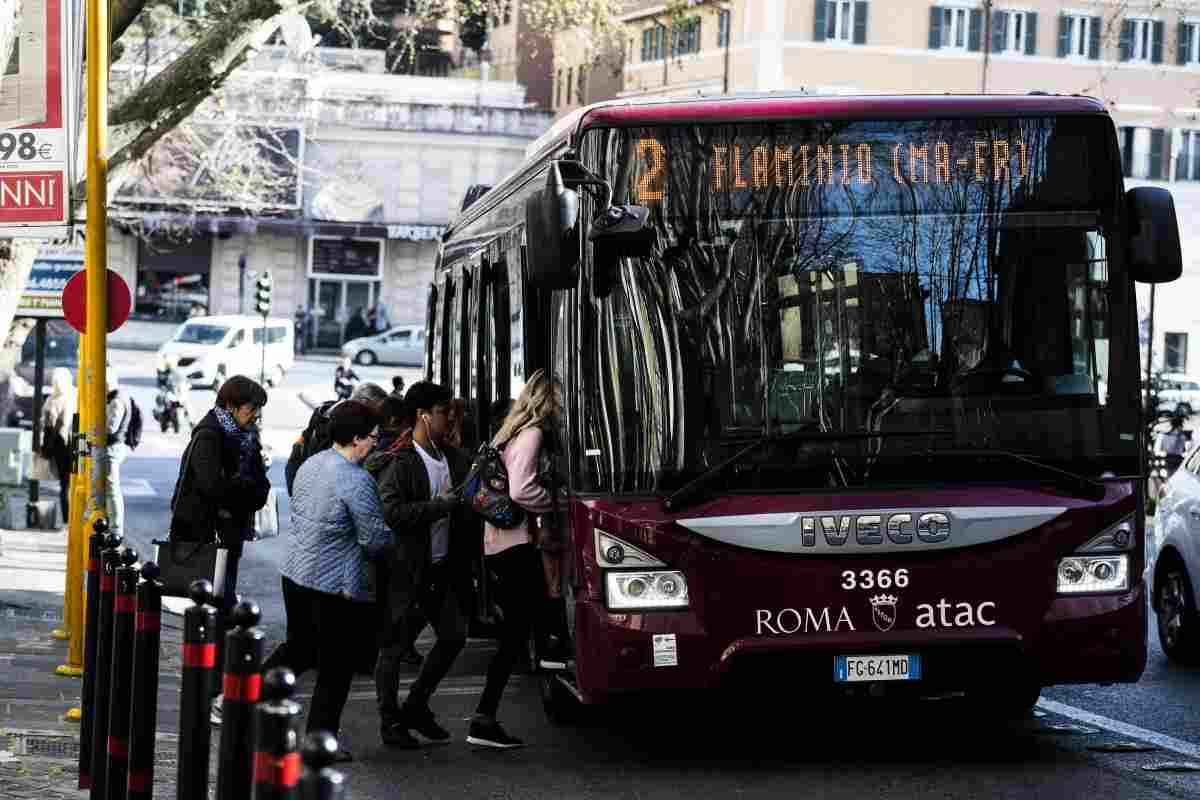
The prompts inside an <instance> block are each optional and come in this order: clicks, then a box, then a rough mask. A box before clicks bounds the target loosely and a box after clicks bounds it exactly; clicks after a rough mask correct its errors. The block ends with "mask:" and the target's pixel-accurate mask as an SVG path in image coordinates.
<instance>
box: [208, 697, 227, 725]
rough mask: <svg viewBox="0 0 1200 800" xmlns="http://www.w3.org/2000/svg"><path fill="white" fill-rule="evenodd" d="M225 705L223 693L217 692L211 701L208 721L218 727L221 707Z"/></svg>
mask: <svg viewBox="0 0 1200 800" xmlns="http://www.w3.org/2000/svg"><path fill="white" fill-rule="evenodd" d="M224 705H225V695H223V694H219V695H217V696H216V698H214V699H213V701H212V708H211V709H209V712H208V721H209V722H211V723H212V724H213V725H216V726H217V727H220V725H221V718H222V713H223V712H222V707H223V706H224Z"/></svg>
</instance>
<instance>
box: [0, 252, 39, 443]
mask: <svg viewBox="0 0 1200 800" xmlns="http://www.w3.org/2000/svg"><path fill="white" fill-rule="evenodd" d="M38 244H39V242H38V241H37V240H34V239H0V331H6V332H8V333H9V335H8V336H7V337H6V341H5V344H4V347H3V348H2V349H0V373H6V372H8V371H9V370H11V369H12V368H13V367H14V366H16V363H17V357H18V356H19V355H20V353H21V347H22V345H24V344H25V337H26V336H27V335H28V334H29V327H28V326H24V325H18V326H14V325H13V317H14V316H15V315H16V311H17V301H18V300H19V299H20V297H21V292H22V291H23V290H24V289H25V284H26V283H28V281H29V272H30V271H31V270H32V269H33V259H34V257H35V256H37V251H38ZM14 334H15V335H14ZM3 424H4V422H3V420H0V425H3Z"/></svg>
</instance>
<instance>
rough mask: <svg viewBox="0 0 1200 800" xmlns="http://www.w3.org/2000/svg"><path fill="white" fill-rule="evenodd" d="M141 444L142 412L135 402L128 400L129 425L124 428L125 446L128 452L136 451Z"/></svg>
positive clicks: (131, 399)
mask: <svg viewBox="0 0 1200 800" xmlns="http://www.w3.org/2000/svg"><path fill="white" fill-rule="evenodd" d="M141 443H142V410H141V409H140V408H138V404H137V401H136V400H134V399H133V397H130V398H129V425H128V426H127V427H126V428H125V444H127V445H129V449H130V450H136V449H137V447H138V445H139V444H141Z"/></svg>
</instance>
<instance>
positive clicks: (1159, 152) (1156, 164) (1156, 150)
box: [1147, 128, 1167, 180]
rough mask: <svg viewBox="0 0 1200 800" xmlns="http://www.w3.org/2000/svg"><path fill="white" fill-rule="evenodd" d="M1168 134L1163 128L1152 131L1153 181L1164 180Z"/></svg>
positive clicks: (1151, 177)
mask: <svg viewBox="0 0 1200 800" xmlns="http://www.w3.org/2000/svg"><path fill="white" fill-rule="evenodd" d="M1166 138H1167V132H1166V131H1165V130H1163V129H1162V128H1155V129H1154V130H1152V131H1150V173H1149V175H1148V176H1147V177H1149V178H1150V179H1151V180H1160V179H1162V176H1163V175H1162V168H1163V145H1164V144H1165V143H1166Z"/></svg>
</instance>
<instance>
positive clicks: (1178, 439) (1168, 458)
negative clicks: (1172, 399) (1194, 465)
mask: <svg viewBox="0 0 1200 800" xmlns="http://www.w3.org/2000/svg"><path fill="white" fill-rule="evenodd" d="M1183 419H1184V418H1183V415H1182V414H1175V415H1173V416H1172V417H1171V428H1170V430H1167V431H1164V432H1163V433H1161V434H1159V437H1158V448H1159V449H1160V450H1162V451H1163V454H1164V455H1165V459H1164V461H1165V462H1166V465H1167V477H1168V478H1170V477H1171V476H1172V475H1174V474H1175V470H1177V469H1179V465H1180V464H1182V463H1183V456H1184V454H1185V453H1186V452H1187V448H1188V439H1189V437H1188V434H1187V432H1186V431H1184V430H1183Z"/></svg>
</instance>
